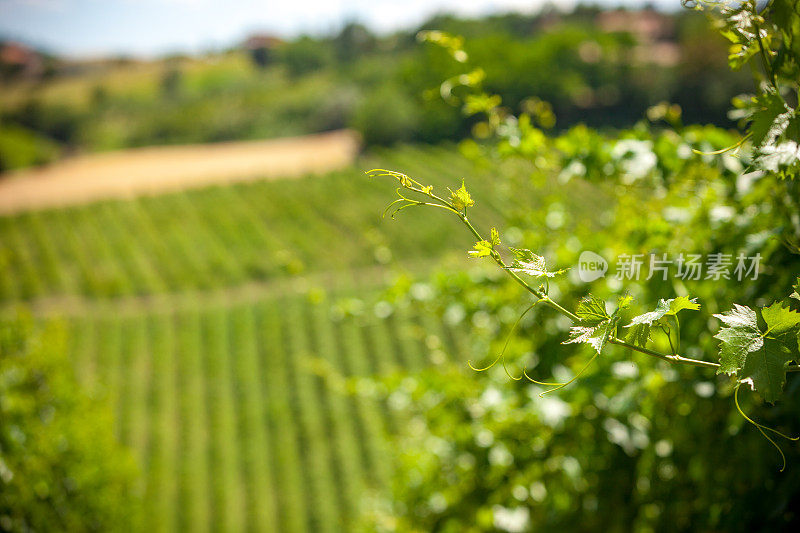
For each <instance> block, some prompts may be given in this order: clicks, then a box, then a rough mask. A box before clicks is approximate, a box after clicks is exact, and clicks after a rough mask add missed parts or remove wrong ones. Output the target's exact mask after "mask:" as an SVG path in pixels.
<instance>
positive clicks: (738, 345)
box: [714, 304, 764, 375]
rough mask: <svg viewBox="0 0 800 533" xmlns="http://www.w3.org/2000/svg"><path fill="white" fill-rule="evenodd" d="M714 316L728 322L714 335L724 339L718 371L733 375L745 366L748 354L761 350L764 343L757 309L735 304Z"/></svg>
mask: <svg viewBox="0 0 800 533" xmlns="http://www.w3.org/2000/svg"><path fill="white" fill-rule="evenodd" d="M714 316H715V317H716V318H718V319H720V320H721V321H722V322H724V323H725V324H727V327H724V328H722V329H720V331H719V333H717V334H716V335H714V338H716V339H719V340H721V341H722V345H720V352H719V356H720V357H719V364H720V366H719V369H718V370H717V373H718V374H723V373H724V374H728V375H733V374H735V373H737V372H738V371H739V370H740V369H741V368H743V367H744V363H745V360H746V359H747V354H749V353H752V352H754V351H756V350H759V349H760V348H761V346H762V345H763V344H764V341H763V340H762V339H761V330H759V329H758V318H757V317H756V312H755V311H753V310H752V309H750V308H749V307H747V306H744V305H739V304H733V309H731V310H730V311H728V312H727V313H726V314H721V315H719V314H718V315H714Z"/></svg>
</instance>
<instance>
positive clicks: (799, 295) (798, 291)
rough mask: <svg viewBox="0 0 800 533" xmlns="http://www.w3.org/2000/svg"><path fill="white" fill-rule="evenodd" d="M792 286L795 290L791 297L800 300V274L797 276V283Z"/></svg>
mask: <svg viewBox="0 0 800 533" xmlns="http://www.w3.org/2000/svg"><path fill="white" fill-rule="evenodd" d="M792 288H793V289H794V292H793V293H792V294H790V295H789V298H794V299H795V300H800V276H798V277H797V283H795V284H794V285H793V286H792Z"/></svg>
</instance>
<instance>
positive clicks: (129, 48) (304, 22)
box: [0, 0, 680, 57]
mask: <svg viewBox="0 0 800 533" xmlns="http://www.w3.org/2000/svg"><path fill="white" fill-rule="evenodd" d="M546 1H547V0H279V1H276V0H261V1H257V0H0V38H6V39H9V38H10V39H15V40H20V41H23V42H26V43H28V44H31V45H34V46H38V47H42V48H45V49H47V50H49V51H51V52H54V53H57V54H61V55H68V56H73V57H92V56H101V55H109V54H126V55H134V56H154V55H159V54H164V53H173V52H189V53H191V52H199V51H203V50H208V49H214V48H221V47H227V46H230V45H232V44H234V43H237V42H240V41H241V40H242V39H243V38H244V37H245V36H246V35H248V34H250V33H254V32H259V33H269V34H275V35H279V36H282V37H292V36H294V35H298V34H301V33H312V34H320V33H328V32H331V31H335V30H336V29H337V28H339V27H341V25H342V24H343V23H344V22H346V21H350V20H356V21H359V22H362V23H365V24H367V25H368V26H369V27H371V28H372V29H374V30H376V31H391V30H396V29H401V28H409V27H413V26H414V25H416V24H419V23H420V22H422V21H423V20H424V19H425V18H427V17H428V16H430V15H432V14H434V13H437V12H442V11H447V12H455V13H460V14H465V15H479V14H484V13H490V12H497V11H509V10H514V11H526V12H530V11H534V10H536V9H539V8H541V6H542V5H543V4H544V3H545V2H546ZM575 2H576V0H550V3H551V4H554V5H557V6H560V7H564V8H569V7H571V6H573V5H574V4H575ZM595 3H600V4H607V5H626V6H629V7H634V6H642V5H644V4H645V0H595ZM650 3H651V4H655V5H658V6H661V7H665V8H673V9H674V8H678V7H680V0H653V1H651V2H650Z"/></svg>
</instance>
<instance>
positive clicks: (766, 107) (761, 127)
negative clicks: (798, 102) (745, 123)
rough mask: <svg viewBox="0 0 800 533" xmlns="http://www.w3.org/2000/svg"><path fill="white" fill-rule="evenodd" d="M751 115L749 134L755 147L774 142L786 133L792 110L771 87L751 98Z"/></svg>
mask: <svg viewBox="0 0 800 533" xmlns="http://www.w3.org/2000/svg"><path fill="white" fill-rule="evenodd" d="M751 113H752V114H751V116H750V120H751V121H752V122H751V124H750V133H751V134H752V141H753V145H754V146H756V147H761V146H763V145H765V144H770V143H772V142H774V141H775V139H777V138H778V137H779V136H780V135H781V134H782V133H783V132H784V131H786V128H787V126H788V125H789V120H790V119H791V118H792V110H791V109H790V108H788V107H787V106H786V103H784V101H783V98H781V96H780V95H779V94H778V93H777V91H775V89H773V88H771V87H770V88H767V89H765V91H764V93H762V94H760V95H758V96H757V97H755V98H753V100H752V107H751Z"/></svg>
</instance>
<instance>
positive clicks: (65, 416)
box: [0, 315, 138, 532]
mask: <svg viewBox="0 0 800 533" xmlns="http://www.w3.org/2000/svg"><path fill="white" fill-rule="evenodd" d="M135 475H136V470H135V464H134V462H133V458H132V456H131V455H130V454H129V453H128V451H127V450H125V449H123V448H122V447H121V446H120V445H119V443H118V442H117V441H116V438H115V437H114V434H113V423H112V418H111V412H110V410H108V409H107V408H106V407H105V406H104V404H103V403H101V402H100V401H98V400H96V399H93V398H90V397H88V396H87V395H86V394H85V393H84V392H83V391H81V390H80V389H79V387H78V384H77V381H76V380H75V379H74V376H73V373H72V367H71V364H70V362H69V360H68V359H67V358H66V356H65V338H64V332H63V330H59V329H57V328H56V327H55V326H54V325H51V326H50V327H48V328H44V329H43V328H41V327H35V326H34V325H33V321H32V319H31V318H30V317H26V316H23V315H19V316H17V317H16V318H11V319H8V318H4V319H3V320H2V322H0V530H2V531H15V532H17V531H18V532H23V531H113V530H118V529H119V528H120V526H121V524H122V523H123V522H124V521H127V520H129V519H130V516H131V514H132V513H135V512H137V510H138V507H137V505H136V499H135V494H134V492H133V481H134V480H135Z"/></svg>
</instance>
